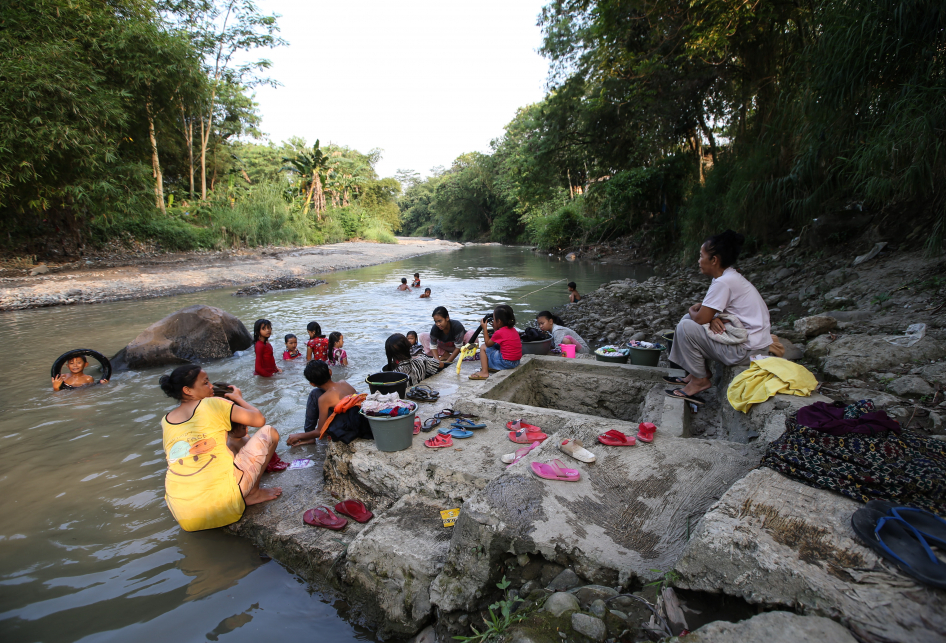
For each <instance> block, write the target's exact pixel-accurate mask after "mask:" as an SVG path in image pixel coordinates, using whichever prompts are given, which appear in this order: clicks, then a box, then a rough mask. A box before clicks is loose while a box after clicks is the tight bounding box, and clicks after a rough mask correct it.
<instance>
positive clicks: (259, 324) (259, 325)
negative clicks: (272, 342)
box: [253, 319, 273, 342]
mask: <svg viewBox="0 0 946 643" xmlns="http://www.w3.org/2000/svg"><path fill="white" fill-rule="evenodd" d="M267 326H268V327H270V328H272V327H273V325H272V323H271V322H270V321H269V320H268V319H257V320H256V323H255V324H253V341H254V342H259V341H263V342H266V341H269V338H268V337H267V338H266V339H263V338H261V337H260V334H259V332H260V331H261V330H263V329H264V328H266V327H267Z"/></svg>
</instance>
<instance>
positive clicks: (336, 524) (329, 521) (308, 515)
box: [302, 505, 348, 531]
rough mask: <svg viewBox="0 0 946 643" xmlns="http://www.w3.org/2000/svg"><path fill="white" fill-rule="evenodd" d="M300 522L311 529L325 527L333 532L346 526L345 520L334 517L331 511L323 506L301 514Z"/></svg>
mask: <svg viewBox="0 0 946 643" xmlns="http://www.w3.org/2000/svg"><path fill="white" fill-rule="evenodd" d="M302 521H303V522H304V523H305V524H307V525H312V526H313V527H325V528H326V529H332V530H334V531H338V530H339V529H344V528H345V525H347V524H348V521H347V520H346V519H344V518H340V517H338V516H336V515H335V514H333V513H332V510H331V509H329V508H328V507H326V506H325V505H322V506H320V507H315V508H314V509H309V510H308V511H307V512H305V514H303V516H302Z"/></svg>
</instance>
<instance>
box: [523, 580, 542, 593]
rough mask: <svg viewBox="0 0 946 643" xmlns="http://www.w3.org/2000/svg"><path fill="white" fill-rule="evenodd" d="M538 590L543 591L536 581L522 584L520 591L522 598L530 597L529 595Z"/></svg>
mask: <svg viewBox="0 0 946 643" xmlns="http://www.w3.org/2000/svg"><path fill="white" fill-rule="evenodd" d="M537 589H541V587H540V586H539V584H538V583H537V582H535V581H534V580H527V581H526V582H525V583H523V584H522V587H521V588H520V589H519V593H520V594H521V595H522V596H528V595H529V594H531V593H532V592H533V591H535V590H537Z"/></svg>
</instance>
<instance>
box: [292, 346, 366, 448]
mask: <svg viewBox="0 0 946 643" xmlns="http://www.w3.org/2000/svg"><path fill="white" fill-rule="evenodd" d="M303 375H305V378H306V379H307V380H309V384H311V385H312V387H313V388H312V390H311V391H310V392H309V399H308V400H307V401H306V405H305V424H304V425H303V431H302V433H293V434H292V435H290V436H289V437H288V438H286V444H287V445H289V446H291V447H297V446H299V445H300V444H315V441H316V440H317V439H318V437H319V430H320V429H321V428H322V425H323V424H325V421H326V420H327V419H328V416H330V415H331V414H332V409H334V408H335V405H336V404H338V402H339V400H341V399H342V398H343V397H345V396H346V395H355V394H356V393H357V391H355V388H354V387H353V386H352V385H351V384H349V383H348V382H345V381H342V382H333V381H332V369H330V368H329V367H328V364H326V363H325V362H323V361H321V360H312V361H311V362H309V363H308V364H306V365H305V371H304V372H303Z"/></svg>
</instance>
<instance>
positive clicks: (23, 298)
mask: <svg viewBox="0 0 946 643" xmlns="http://www.w3.org/2000/svg"><path fill="white" fill-rule="evenodd" d="M462 247H463V246H462V244H459V243H453V242H451V241H440V240H437V239H433V240H430V239H412V238H399V241H398V243H397V244H380V243H369V242H364V241H352V242H348V243H336V244H332V245H326V246H312V247H304V248H257V249H253V250H248V251H225V252H188V253H156V252H147V251H145V250H142V251H141V252H137V253H130V254H123V255H116V256H114V257H111V256H105V257H88V258H85V259H83V260H81V261H78V262H71V263H63V264H48V265H47V264H39V265H36V266H32V265H26V264H25V263H23V264H17V265H16V266H13V267H11V266H9V265H8V266H7V268H6V269H4V271H3V275H4V276H2V277H0V310H21V309H25V308H40V307H46V306H68V305H74V304H91V303H101V302H107V301H122V300H128V299H150V298H153V297H165V296H168V295H178V294H182V293H188V292H197V291H201V290H213V289H217V288H227V287H231V286H242V285H245V284H250V283H254V282H273V280H285V279H298V278H301V277H309V276H313V275H318V274H325V273H328V272H334V271H336V270H349V269H352V268H362V267H364V266H373V265H376V264H380V263H387V262H390V261H398V260H401V259H409V258H411V257H416V256H420V255H424V254H430V253H435V252H450V251H453V250H457V249H459V248H462ZM11 265H12V264H11Z"/></svg>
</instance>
